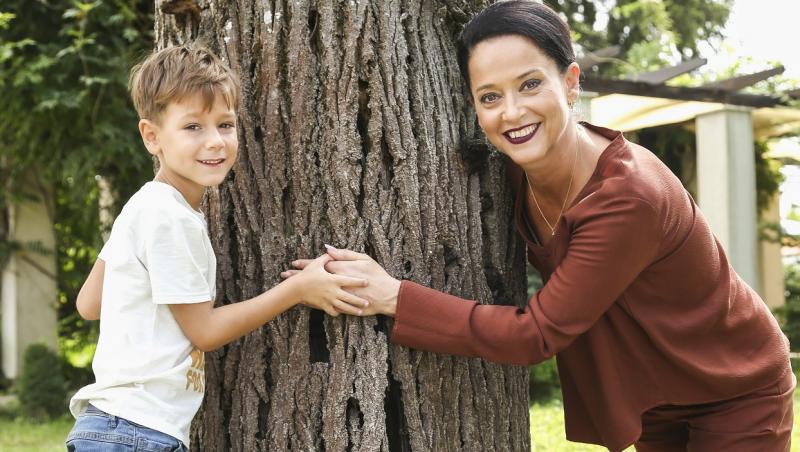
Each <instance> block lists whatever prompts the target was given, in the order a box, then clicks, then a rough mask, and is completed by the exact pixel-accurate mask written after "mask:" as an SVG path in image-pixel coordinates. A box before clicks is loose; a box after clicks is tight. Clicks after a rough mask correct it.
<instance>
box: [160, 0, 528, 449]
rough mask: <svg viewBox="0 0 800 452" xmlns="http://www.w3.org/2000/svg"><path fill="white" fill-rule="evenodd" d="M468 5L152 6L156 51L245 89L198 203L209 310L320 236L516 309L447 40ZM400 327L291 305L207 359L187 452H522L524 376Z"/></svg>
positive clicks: (499, 186)
mask: <svg viewBox="0 0 800 452" xmlns="http://www.w3.org/2000/svg"><path fill="white" fill-rule="evenodd" d="M482 6H483V4H482V2H479V1H467V0H439V1H431V0H421V1H420V0H402V1H391V0H378V1H367V0H340V1H327V0H293V1H281V0H278V1H270V0H240V1H222V0H200V1H198V2H197V3H195V2H194V0H182V1H181V0H179V1H174V0H173V1H165V0H156V11H157V14H156V37H157V45H158V46H159V47H164V46H166V45H169V44H174V43H182V42H186V41H189V40H199V41H200V42H202V43H204V44H205V45H207V46H208V47H210V48H211V49H212V50H214V51H215V52H216V53H218V54H219V55H220V56H222V57H223V59H224V60H225V61H226V62H228V63H229V64H230V65H231V67H232V68H233V69H234V71H235V72H237V73H238V74H239V75H240V77H241V80H242V85H243V103H242V107H241V111H240V112H239V137H240V155H239V159H238V162H237V164H236V165H235V166H234V169H233V171H232V174H231V175H230V176H229V178H228V179H227V181H226V182H225V183H224V184H223V185H221V186H220V187H219V189H218V190H214V191H212V192H210V194H209V196H208V197H207V199H206V203H205V208H206V212H207V216H208V219H209V230H210V232H211V238H212V242H213V243H214V246H215V248H216V252H217V259H218V269H219V270H218V275H217V285H218V291H217V293H218V297H217V303H219V304H226V303H232V302H236V301H239V300H243V299H246V298H250V297H253V296H255V295H258V294H259V293H261V292H262V291H264V290H266V289H268V288H269V287H271V286H273V285H275V284H276V283H278V282H279V277H278V274H279V272H280V271H282V270H284V269H286V268H287V265H288V262H289V261H291V260H292V259H296V258H298V257H315V256H317V255H319V254H320V253H322V252H323V250H324V249H323V247H322V245H323V243H330V244H333V245H335V246H339V247H347V248H351V249H355V250H360V251H363V252H366V253H368V254H370V255H372V256H373V257H375V259H376V260H377V261H378V262H380V263H381V264H382V265H384V266H385V267H386V269H387V270H388V271H389V272H390V273H391V274H392V275H394V276H395V277H398V278H404V279H411V280H414V281H417V282H420V283H422V284H425V285H429V286H431V287H434V288H437V289H440V290H443V291H446V292H449V293H452V294H455V295H458V296H462V297H465V298H469V299H475V300H479V301H481V302H483V303H492V302H495V303H506V304H522V303H524V301H525V263H524V247H523V246H522V244H521V242H520V241H519V240H518V238H517V236H516V234H515V233H514V231H513V224H512V222H511V221H510V219H511V214H512V206H511V202H510V200H511V193H510V189H509V188H510V187H509V186H508V184H507V183H506V179H505V171H504V167H503V162H502V160H501V159H500V158H499V157H497V156H496V155H494V154H492V153H490V152H489V150H488V147H487V146H486V145H485V144H483V143H484V142H483V141H482V139H479V138H477V137H478V136H479V131H477V130H476V124H475V120H474V114H473V113H471V111H470V110H469V106H468V104H467V101H466V99H465V97H464V95H463V94H462V92H463V87H462V83H461V80H460V78H459V74H458V69H457V66H456V62H455V47H454V42H455V38H456V35H457V33H458V31H459V30H460V28H461V27H462V26H463V24H464V22H465V21H466V20H467V19H468V18H469V17H471V16H472V15H473V14H474V13H475V12H476V11H477V10H479V9H480V8H481V7H482ZM390 328H391V319H387V318H383V317H370V318H354V317H345V316H340V317H337V318H333V317H327V316H325V315H323V314H322V313H321V312H319V311H311V310H309V309H307V308H305V307H297V308H294V309H292V310H290V311H289V312H287V313H285V314H283V315H281V316H279V317H278V318H276V319H275V320H273V321H271V322H270V323H269V324H267V325H266V326H264V327H263V328H261V329H259V330H257V331H255V332H253V333H251V334H249V335H248V336H246V337H244V338H243V339H241V340H239V341H236V342H234V343H232V344H230V345H229V346H227V347H224V348H223V349H221V350H218V351H216V352H214V353H209V354H208V356H207V360H206V362H207V363H208V364H207V366H206V378H207V380H206V381H207V387H206V398H205V401H204V405H203V407H202V409H201V411H200V413H199V414H198V416H197V417H196V419H195V423H194V426H193V433H192V441H193V449H195V450H203V451H227V450H232V451H247V452H250V451H256V450H264V451H276V450H303V451H306V450H309V451H310V450H320V451H321V450H325V451H350V450H358V451H457V450H475V451H485V450H498V451H503V450H515V451H516V450H519V451H523V450H524V451H528V450H530V438H529V435H530V433H529V427H528V396H527V393H528V371H527V369H526V368H525V367H516V366H500V365H497V364H493V363H490V362H487V361H483V360H480V359H466V358H460V357H453V356H445V355H437V354H432V353H427V352H420V351H416V350H409V349H406V348H403V347H399V346H395V345H391V344H389V341H388V332H389V331H390Z"/></svg>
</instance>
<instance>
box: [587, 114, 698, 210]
mask: <svg viewBox="0 0 800 452" xmlns="http://www.w3.org/2000/svg"><path fill="white" fill-rule="evenodd" d="M595 129H599V130H601V131H602V132H603V133H602V134H603V135H604V136H606V137H607V138H609V139H610V140H611V142H610V144H609V145H608V147H607V148H606V149H605V150H604V151H603V153H602V154H601V156H600V158H599V159H598V162H597V167H596V168H595V172H594V174H593V175H592V178H591V179H590V180H589V183H588V184H587V195H588V194H592V195H593V196H596V197H598V198H605V197H612V198H619V197H622V198H636V199H640V200H642V201H645V202H647V203H649V204H650V205H652V206H653V207H654V208H656V209H657V210H662V208H663V207H664V204H665V203H668V202H671V201H675V200H678V199H685V197H686V191H685V189H684V187H683V185H682V183H681V181H680V180H679V179H678V178H677V177H676V176H675V174H673V173H672V171H671V170H670V169H669V168H668V167H667V166H666V165H665V164H664V163H663V162H662V161H661V160H660V159H659V158H658V157H657V156H656V155H655V154H653V152H651V151H650V150H648V149H647V148H645V147H643V146H640V145H638V144H636V143H633V142H631V141H628V140H627V139H626V138H625V137H624V135H623V134H622V133H621V132H617V131H612V130H610V129H603V128H599V127H595Z"/></svg>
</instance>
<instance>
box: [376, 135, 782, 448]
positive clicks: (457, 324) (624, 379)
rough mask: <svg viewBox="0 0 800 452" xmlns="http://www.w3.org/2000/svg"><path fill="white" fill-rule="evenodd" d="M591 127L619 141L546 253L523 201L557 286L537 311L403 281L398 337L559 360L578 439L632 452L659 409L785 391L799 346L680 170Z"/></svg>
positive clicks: (500, 357) (517, 358)
mask: <svg viewBox="0 0 800 452" xmlns="http://www.w3.org/2000/svg"><path fill="white" fill-rule="evenodd" d="M584 126H585V127H587V128H590V129H591V130H593V131H595V132H597V133H599V134H601V135H603V136H605V137H607V138H608V139H610V140H612V141H611V144H610V145H609V146H608V147H607V148H606V149H605V150H604V151H603V153H602V154H601V156H600V158H599V160H598V162H597V166H596V168H595V171H594V173H593V174H592V176H591V177H590V179H589V181H588V182H587V184H586V185H585V187H584V188H583V189H582V191H581V192H580V193H579V194H578V196H577V197H576V199H575V201H574V202H573V204H572V205H571V206H570V208H569V209H568V210H567V211H565V212H564V215H563V217H562V218H561V221H560V222H559V223H558V225H557V230H556V235H555V237H553V239H552V240H551V241H550V242H548V243H547V244H546V245H545V246H543V247H542V246H539V245H538V244H537V243H538V241H537V240H536V237H535V236H534V235H533V234H532V233H531V231H530V229H529V228H528V227H527V214H526V209H525V204H524V203H525V200H524V198H525V197H524V196H517V201H516V223H517V228H518V230H519V232H520V234H521V235H522V236H523V237H524V239H525V241H526V242H527V245H528V259H529V261H530V262H531V264H533V266H534V267H536V268H537V269H538V270H539V272H540V273H541V275H542V279H543V281H545V284H544V287H543V288H542V289H541V290H539V291H538V292H536V294H534V295H533V297H532V298H531V299H530V301H528V304H527V306H526V307H525V308H524V309H518V308H516V307H514V306H501V305H481V304H478V303H476V302H474V301H469V300H464V299H461V298H458V297H454V296H451V295H448V294H444V293H442V292H439V291H436V290H433V289H430V288H427V287H423V286H421V285H418V284H415V283H413V282H410V281H403V282H402V284H401V286H400V293H399V296H398V300H397V313H396V315H395V318H394V326H393V328H392V334H391V341H392V342H394V343H396V344H400V345H404V346H407V347H412V348H417V349H421V350H428V351H434V352H439V353H448V354H454V355H462V356H472V357H475V356H478V357H482V358H486V359H488V360H490V361H495V362H499V363H512V364H531V363H538V362H540V361H543V360H545V359H547V358H550V357H551V356H553V355H557V361H558V369H559V374H560V378H561V386H562V391H563V396H564V409H565V422H566V433H567V438H568V439H570V440H573V441H579V442H587V443H595V444H601V445H604V446H606V447H608V448H609V449H611V450H622V449H624V448H625V447H627V446H629V445H630V444H632V443H633V442H635V441H636V440H637V439H638V437H639V435H640V434H641V414H642V413H643V412H645V411H647V410H648V409H650V408H653V407H656V406H659V405H690V404H699V403H708V402H714V401H719V400H724V399H730V398H732V397H736V396H739V395H743V394H746V393H749V392H752V391H754V390H757V389H761V388H764V387H766V386H769V385H772V384H775V383H776V382H777V381H778V379H779V378H780V377H782V376H784V375H785V372H789V371H790V367H789V357H788V352H789V345H788V341H787V339H786V337H785V336H784V335H783V334H782V332H781V330H780V328H779V326H778V323H777V322H776V321H775V319H774V317H773V316H772V314H771V313H770V311H769V309H768V308H767V306H766V305H765V303H764V302H763V301H762V300H761V299H760V298H759V296H758V295H757V294H756V293H755V292H754V291H753V290H752V289H751V288H750V287H749V286H748V285H747V284H745V283H744V282H743V281H742V279H741V278H740V277H739V276H738V275H737V274H736V272H734V270H733V268H732V267H731V265H730V263H729V262H728V260H727V258H726V256H725V252H724V251H723V249H722V247H721V246H720V244H719V242H718V241H717V240H716V238H715V237H714V235H713V234H712V233H711V230H710V229H709V226H708V222H707V221H706V219H705V218H704V217H703V215H702V213H701V212H700V210H699V209H698V208H697V205H696V204H695V203H694V201H693V200H692V198H691V197H690V195H689V194H688V193H687V192H686V190H685V189H684V188H683V186H682V185H681V183H680V181H679V180H678V179H677V178H676V177H675V176H674V175H673V174H672V172H671V171H670V170H669V169H668V168H667V167H666V166H665V165H664V164H663V163H662V162H661V161H660V160H659V159H658V158H657V157H656V156H654V155H653V154H652V153H651V152H650V151H648V150H647V149H644V148H642V147H641V146H638V145H636V144H634V143H630V142H628V141H627V140H626V139H625V138H624V137H623V136H622V133H620V132H616V131H613V130H609V129H604V128H600V127H596V126H591V125H589V124H584ZM521 183H522V184H524V181H522V182H521ZM520 187H522V185H520ZM520 190H521V191H518V193H525V191H524V190H525V188H524V187H522V188H520Z"/></svg>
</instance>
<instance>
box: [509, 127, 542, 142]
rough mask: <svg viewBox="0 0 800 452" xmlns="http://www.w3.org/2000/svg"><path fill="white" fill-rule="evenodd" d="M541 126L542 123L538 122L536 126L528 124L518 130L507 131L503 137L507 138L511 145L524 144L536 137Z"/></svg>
mask: <svg viewBox="0 0 800 452" xmlns="http://www.w3.org/2000/svg"><path fill="white" fill-rule="evenodd" d="M540 124H541V122H537V123H536V124H528V125H526V126H522V127H518V128H516V129H510V130H506V131H505V132H503V136H504V137H506V140H508V141H509V142H510V143H511V144H522V143H525V142H527V141H528V140H530V139H531V138H533V136H534V135H536V132H537V131H538V130H539V125H540Z"/></svg>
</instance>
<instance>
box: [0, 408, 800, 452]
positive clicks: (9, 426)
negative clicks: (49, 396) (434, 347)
mask: <svg viewBox="0 0 800 452" xmlns="http://www.w3.org/2000/svg"><path fill="white" fill-rule="evenodd" d="M72 423H73V419H72V417H70V416H65V417H63V418H61V419H57V420H55V421H50V422H45V423H40V422H35V421H30V420H23V419H19V418H18V419H11V418H8V417H1V416H0V452H12V451H13V452H51V451H64V450H65V447H64V438H66V437H67V433H69V429H70V428H72ZM531 450H532V451H534V452H543V451H546V452H601V451H605V450H606V449H605V448H603V447H599V446H590V445H587V444H579V443H571V442H569V441H567V440H566V439H565V436H564V411H563V408H562V407H561V402H560V401H558V400H555V401H553V402H550V403H547V404H544V405H540V404H535V405H533V406H532V407H531ZM629 450H630V451H633V448H630V449H629ZM792 452H800V394H796V395H795V405H794V431H793V432H792Z"/></svg>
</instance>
